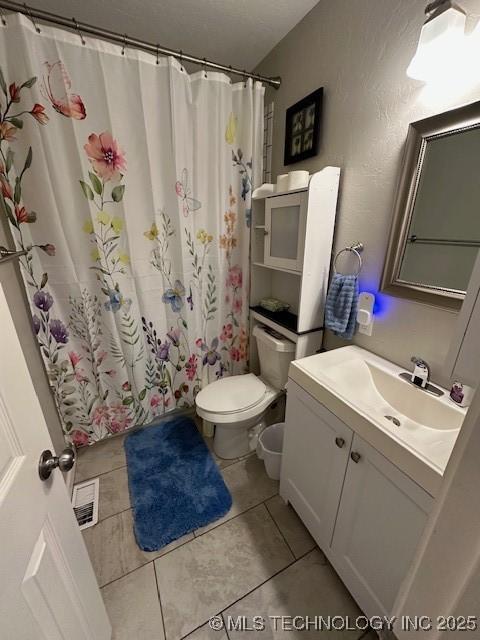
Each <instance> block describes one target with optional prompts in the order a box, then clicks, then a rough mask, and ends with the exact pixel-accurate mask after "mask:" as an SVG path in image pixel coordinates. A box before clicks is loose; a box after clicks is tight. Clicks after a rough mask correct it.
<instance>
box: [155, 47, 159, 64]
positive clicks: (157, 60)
mask: <svg viewBox="0 0 480 640" xmlns="http://www.w3.org/2000/svg"><path fill="white" fill-rule="evenodd" d="M159 48H160V45H159V44H157V54H156V62H155V63H156V64H160V58H159V56H160V53H159V51H158V50H159Z"/></svg>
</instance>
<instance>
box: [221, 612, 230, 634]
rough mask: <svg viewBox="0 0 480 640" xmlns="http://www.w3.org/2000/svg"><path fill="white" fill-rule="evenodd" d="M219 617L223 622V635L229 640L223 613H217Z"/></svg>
mask: <svg viewBox="0 0 480 640" xmlns="http://www.w3.org/2000/svg"><path fill="white" fill-rule="evenodd" d="M219 616H220V617H221V618H222V620H223V630H224V631H225V633H226V636H227V638H228V640H230V635H229V633H228V627H227V625H226V623H225V616H224V615H223V611H221V612H220V613H219Z"/></svg>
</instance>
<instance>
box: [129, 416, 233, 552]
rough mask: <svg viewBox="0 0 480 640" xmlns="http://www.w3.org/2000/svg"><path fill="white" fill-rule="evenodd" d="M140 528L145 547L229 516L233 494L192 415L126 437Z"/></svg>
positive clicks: (135, 516) (153, 547)
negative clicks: (227, 514) (226, 515)
mask: <svg viewBox="0 0 480 640" xmlns="http://www.w3.org/2000/svg"><path fill="white" fill-rule="evenodd" d="M124 446H125V452H126V454H127V471H128V486H129V490H130V501H131V503H132V509H133V520H134V531H135V538H136V539H137V543H138V546H139V547H140V548H141V549H143V551H157V550H158V549H161V548H162V547H164V546H165V545H166V544H168V543H169V542H172V541H173V540H176V539H177V538H180V537H181V536H183V535H185V534H186V533H190V532H191V531H193V530H194V529H198V528H199V527H203V526H205V525H207V524H210V523H211V522H213V521H214V520H217V519H218V518H221V517H222V516H224V515H225V514H226V513H227V511H228V510H229V509H230V507H231V506H232V497H231V495H230V492H229V491H228V489H227V487H226V486H225V483H224V481H223V478H222V476H221V474H220V472H219V470H218V467H217V465H216V464H215V461H214V459H213V458H212V456H211V455H210V452H209V450H208V447H207V446H206V444H205V443H204V441H203V438H202V436H201V435H200V434H199V432H198V430H197V428H196V426H195V423H194V422H193V420H191V419H190V418H186V417H180V418H174V419H172V420H168V421H165V422H162V423H161V424H158V425H155V426H152V427H145V428H144V429H141V430H139V431H135V432H134V433H131V434H130V435H128V436H127V437H126V438H125V444H124Z"/></svg>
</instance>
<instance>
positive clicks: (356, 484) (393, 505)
mask: <svg viewBox="0 0 480 640" xmlns="http://www.w3.org/2000/svg"><path fill="white" fill-rule="evenodd" d="M350 457H351V459H350V461H349V463H348V467H347V475H346V478H345V485H344V487H343V493H342V499H341V502H340V509H339V511H338V517H337V523H336V525H335V531H334V534H333V543H332V552H333V556H332V563H333V566H334V568H335V570H336V571H337V573H338V574H339V575H340V577H341V578H342V580H343V582H344V583H345V584H346V585H347V586H348V589H349V591H350V593H351V594H352V595H353V597H354V598H355V600H356V601H357V602H358V604H359V605H360V608H361V609H362V610H363V611H364V613H365V614H366V615H367V616H375V615H390V614H391V611H392V607H393V603H394V600H395V597H396V595H397V593H398V590H399V588H400V584H401V582H402V580H403V578H404V577H405V575H406V572H407V570H408V567H409V566H410V563H411V562H412V559H413V554H414V553H415V550H416V548H417V545H418V543H419V542H420V536H421V535H422V531H423V528H424V526H425V523H426V521H427V516H428V513H429V511H430V508H431V506H432V503H433V498H432V497H431V496H430V495H429V494H428V493H426V491H424V490H423V489H422V488H421V487H420V486H419V485H418V484H416V483H415V482H414V481H413V480H411V479H410V478H409V477H408V476H406V475H405V474H404V473H403V472H402V471H400V469H398V468H397V467H396V466H395V465H394V464H392V463H391V462H390V461H389V460H387V459H386V458H384V457H383V456H382V455H381V454H380V453H379V452H378V451H377V450H376V449H374V448H373V447H371V446H370V445H369V444H367V443H366V442H365V441H364V440H362V439H361V438H360V437H359V436H357V435H355V436H354V438H353V443H352V451H351V454H350Z"/></svg>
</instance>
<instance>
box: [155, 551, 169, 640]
mask: <svg viewBox="0 0 480 640" xmlns="http://www.w3.org/2000/svg"><path fill="white" fill-rule="evenodd" d="M153 572H154V574H155V584H156V587H157V598H158V604H159V605H160V615H161V616H162V627H163V637H164V639H166V637H167V630H166V629H165V618H164V616H163V606H162V598H161V596H160V587H159V586H158V576H157V567H156V566H155V562H153Z"/></svg>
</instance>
